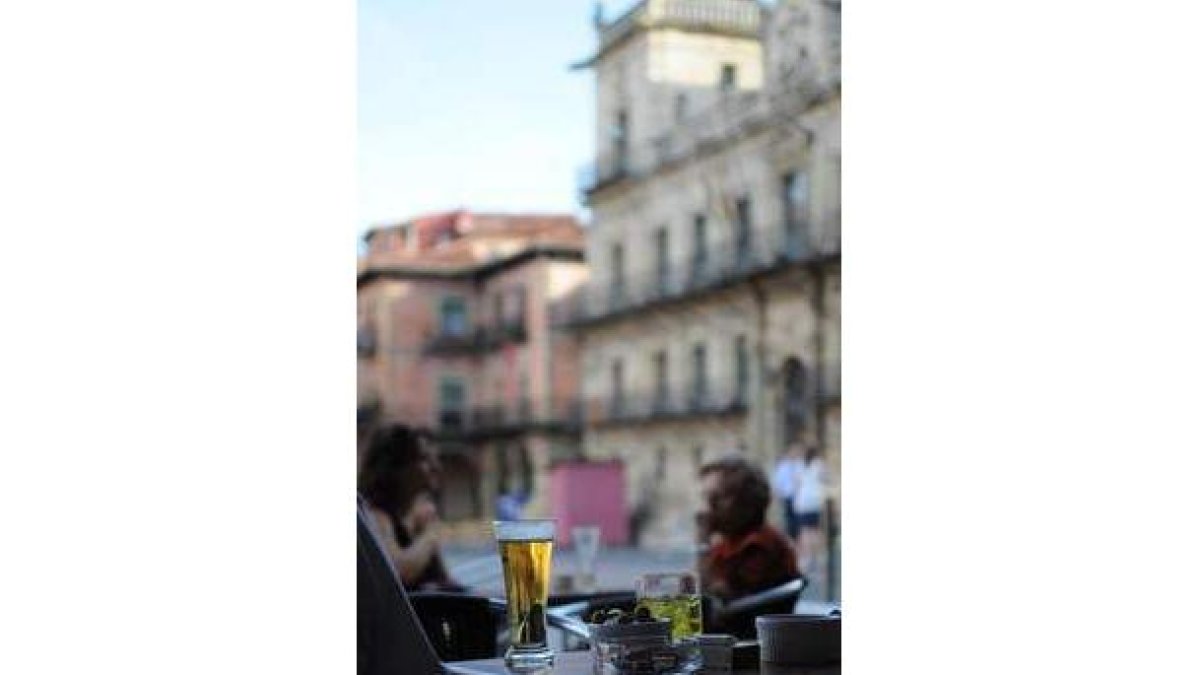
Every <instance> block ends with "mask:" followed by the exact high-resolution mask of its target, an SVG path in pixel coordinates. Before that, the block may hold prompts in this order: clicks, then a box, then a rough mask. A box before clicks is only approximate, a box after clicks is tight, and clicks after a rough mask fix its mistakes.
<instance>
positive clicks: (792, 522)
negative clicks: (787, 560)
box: [771, 444, 804, 541]
mask: <svg viewBox="0 0 1200 675" xmlns="http://www.w3.org/2000/svg"><path fill="white" fill-rule="evenodd" d="M803 464H804V462H803V453H802V452H801V448H800V446H799V445H795V444H793V445H790V446H788V448H787V451H786V452H785V453H784V455H783V456H782V457H780V458H779V462H778V463H777V464H776V465H775V472H774V473H773V474H771V489H772V490H774V491H775V496H776V497H778V498H779V500H780V503H781V505H782V507H783V523H784V531H785V532H787V535H788V537H789V538H791V539H792V540H793V541H795V539H796V536H797V534H799V532H800V521H799V520H798V519H797V518H796V509H795V508H793V506H792V501H793V500H794V499H795V498H796V477H797V474H798V473H799V471H800V468H801V467H802V466H803Z"/></svg>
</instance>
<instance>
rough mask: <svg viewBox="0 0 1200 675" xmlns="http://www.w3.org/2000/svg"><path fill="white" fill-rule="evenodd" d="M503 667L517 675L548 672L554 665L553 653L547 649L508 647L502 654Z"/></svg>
mask: <svg viewBox="0 0 1200 675" xmlns="http://www.w3.org/2000/svg"><path fill="white" fill-rule="evenodd" d="M504 665H506V666H508V668H509V670H511V671H513V672H517V673H536V672H539V671H549V669H550V667H551V666H553V665H554V652H552V651H550V648H549V647H520V648H518V647H511V646H510V647H509V648H508V651H507V652H505V653H504Z"/></svg>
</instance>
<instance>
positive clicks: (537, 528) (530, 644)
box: [495, 520, 554, 671]
mask: <svg viewBox="0 0 1200 675" xmlns="http://www.w3.org/2000/svg"><path fill="white" fill-rule="evenodd" d="M495 528H496V542H497V544H498V545H499V547H500V564H501V565H502V566H503V568H504V595H505V596H506V598H507V600H508V632H509V635H510V636H511V639H512V644H511V645H510V646H509V648H508V651H507V652H505V654H504V662H505V663H506V664H507V665H508V667H509V668H511V669H512V670H514V671H530V670H541V669H543V668H546V667H547V666H549V665H551V664H553V663H554V652H552V651H550V646H549V644H548V643H547V641H546V600H547V596H548V595H549V594H550V558H551V553H553V550H554V521H553V520H506V521H496V522H495Z"/></svg>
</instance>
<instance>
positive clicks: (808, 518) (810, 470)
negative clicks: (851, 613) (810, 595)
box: [792, 445, 829, 574]
mask: <svg viewBox="0 0 1200 675" xmlns="http://www.w3.org/2000/svg"><path fill="white" fill-rule="evenodd" d="M828 484H829V472H828V470H827V469H826V467H825V460H824V459H822V458H821V453H820V451H819V450H818V449H817V448H816V446H811V445H810V446H809V447H808V448H807V450H805V452H804V459H803V461H802V462H801V463H800V464H799V466H798V468H797V470H796V474H795V487H796V493H795V496H794V497H793V499H792V509H793V510H794V511H795V513H796V522H797V525H798V526H799V529H800V534H799V540H798V545H797V549H799V553H800V569H801V571H803V572H805V573H806V574H809V573H812V572H813V571H814V570H815V567H816V557H817V553H818V552H819V550H820V548H821V515H822V511H823V510H824V508H825V495H826V492H827V489H828Z"/></svg>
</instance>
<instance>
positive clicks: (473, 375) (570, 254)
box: [358, 211, 587, 536]
mask: <svg viewBox="0 0 1200 675" xmlns="http://www.w3.org/2000/svg"><path fill="white" fill-rule="evenodd" d="M365 239H366V253H365V255H364V256H362V257H361V258H360V260H359V270H358V330H359V345H358V364H359V378H358V388H359V392H358V395H359V401H360V403H369V404H375V405H378V406H379V408H380V409H381V410H382V412H383V416H384V418H385V419H386V420H387V421H395V422H404V423H407V424H410V425H413V426H416V427H419V428H422V429H425V430H427V431H428V432H429V433H430V434H431V436H432V438H433V439H434V441H435V442H436V445H437V447H438V450H439V454H440V457H441V462H442V465H443V468H444V476H445V489H444V491H443V495H442V497H441V498H442V503H441V512H442V516H443V518H444V519H445V520H447V521H449V522H451V523H456V522H457V523H459V524H461V525H463V527H461V528H459V529H460V530H462V531H463V532H465V533H467V534H466V536H471V535H470V532H471V525H472V524H475V525H478V524H480V523H482V522H486V521H487V520H490V519H491V518H492V517H493V515H494V508H495V502H496V498H497V496H498V495H499V494H501V493H503V492H505V491H509V492H514V493H518V492H524V493H526V494H528V495H529V496H530V497H531V502H530V503H529V504H528V506H527V509H526V511H527V512H528V513H531V514H544V513H546V510H547V508H548V505H547V486H546V485H545V477H546V476H547V475H548V467H549V465H550V463H551V462H552V461H554V460H556V459H560V458H574V457H577V456H578V454H579V442H578V440H579V432H580V416H579V407H578V395H579V394H578V392H579V379H580V374H579V367H578V366H579V355H578V346H577V338H576V337H575V336H573V335H570V334H566V333H563V332H562V331H558V330H553V329H552V326H551V320H550V308H551V307H552V306H554V305H555V303H557V302H561V301H562V300H563V298H565V297H567V296H568V295H569V294H571V293H572V292H574V291H575V290H576V289H577V288H578V287H579V286H580V285H581V284H582V283H584V281H585V280H586V276H587V268H586V266H585V265H584V263H583V231H582V229H581V228H580V226H579V224H578V223H577V222H576V221H575V220H574V218H573V217H571V216H559V215H551V216H546V215H495V214H476V213H471V212H468V211H454V212H449V213H442V214H433V215H429V216H423V217H420V218H415V219H413V220H411V221H408V222H405V223H402V224H399V225H392V226H386V227H379V228H375V229H373V230H371V231H370V232H368V233H367V234H366V237H365ZM476 534H477V533H476Z"/></svg>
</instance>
